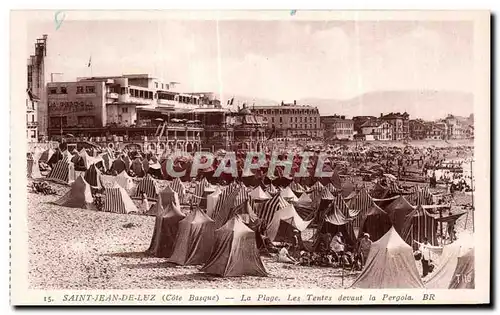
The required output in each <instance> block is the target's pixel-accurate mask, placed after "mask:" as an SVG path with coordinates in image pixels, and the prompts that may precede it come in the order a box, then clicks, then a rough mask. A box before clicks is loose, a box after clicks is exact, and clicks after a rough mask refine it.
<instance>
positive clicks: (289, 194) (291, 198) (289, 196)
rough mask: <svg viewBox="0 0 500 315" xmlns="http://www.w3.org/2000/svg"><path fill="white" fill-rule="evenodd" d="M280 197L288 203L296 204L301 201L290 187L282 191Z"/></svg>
mask: <svg viewBox="0 0 500 315" xmlns="http://www.w3.org/2000/svg"><path fill="white" fill-rule="evenodd" d="M280 196H281V197H283V199H285V200H286V201H288V202H295V201H297V200H299V198H297V195H295V193H294V192H293V191H292V190H291V189H290V186H288V187H286V188H285V189H283V190H282V191H280Z"/></svg>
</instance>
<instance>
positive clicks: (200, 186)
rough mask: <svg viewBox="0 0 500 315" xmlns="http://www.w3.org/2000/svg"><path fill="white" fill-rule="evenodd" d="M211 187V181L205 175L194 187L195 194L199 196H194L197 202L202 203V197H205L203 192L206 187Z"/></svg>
mask: <svg viewBox="0 0 500 315" xmlns="http://www.w3.org/2000/svg"><path fill="white" fill-rule="evenodd" d="M207 187H210V183H209V182H208V180H207V179H206V178H205V177H203V178H202V179H201V180H200V181H199V182H198V183H197V184H196V186H195V187H194V195H195V196H196V197H198V198H194V203H195V204H197V205H198V204H200V202H201V198H202V197H203V193H204V192H205V188H207Z"/></svg>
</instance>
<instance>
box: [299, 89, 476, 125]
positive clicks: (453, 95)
mask: <svg viewBox="0 0 500 315" xmlns="http://www.w3.org/2000/svg"><path fill="white" fill-rule="evenodd" d="M297 103H298V104H301V105H302V104H303V105H312V106H317V107H318V109H319V112H320V114H321V115H333V114H341V115H346V116H348V117H352V116H361V115H370V116H380V113H384V114H385V113H388V112H404V111H406V112H408V113H409V114H410V118H417V117H418V118H422V119H425V120H434V119H438V118H444V117H446V116H447V115H448V114H453V115H460V116H466V117H469V115H470V114H471V113H473V111H474V106H473V95H472V94H471V93H462V92H452V91H431V90H424V91H413V90H411V91H377V92H370V93H366V94H363V95H361V96H358V97H356V98H353V99H349V100H338V99H320V98H306V99H301V100H298V101H297Z"/></svg>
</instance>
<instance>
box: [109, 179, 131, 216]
mask: <svg viewBox="0 0 500 315" xmlns="http://www.w3.org/2000/svg"><path fill="white" fill-rule="evenodd" d="M103 211H105V212H113V213H122V214H125V213H131V212H135V213H138V212H139V210H138V209H137V207H136V206H135V204H134V202H133V201H132V199H131V198H130V196H129V195H128V193H127V192H126V191H125V189H124V188H123V187H121V186H120V185H118V184H117V183H114V185H113V187H111V188H110V187H106V188H104V206H103Z"/></svg>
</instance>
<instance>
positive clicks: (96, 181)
mask: <svg viewBox="0 0 500 315" xmlns="http://www.w3.org/2000/svg"><path fill="white" fill-rule="evenodd" d="M84 178H85V181H86V182H87V183H89V185H90V186H92V188H96V189H101V188H102V175H101V171H99V170H98V169H97V167H96V166H95V165H94V164H92V165H90V167H89V168H88V169H87V170H86V171H85V175H84Z"/></svg>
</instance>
